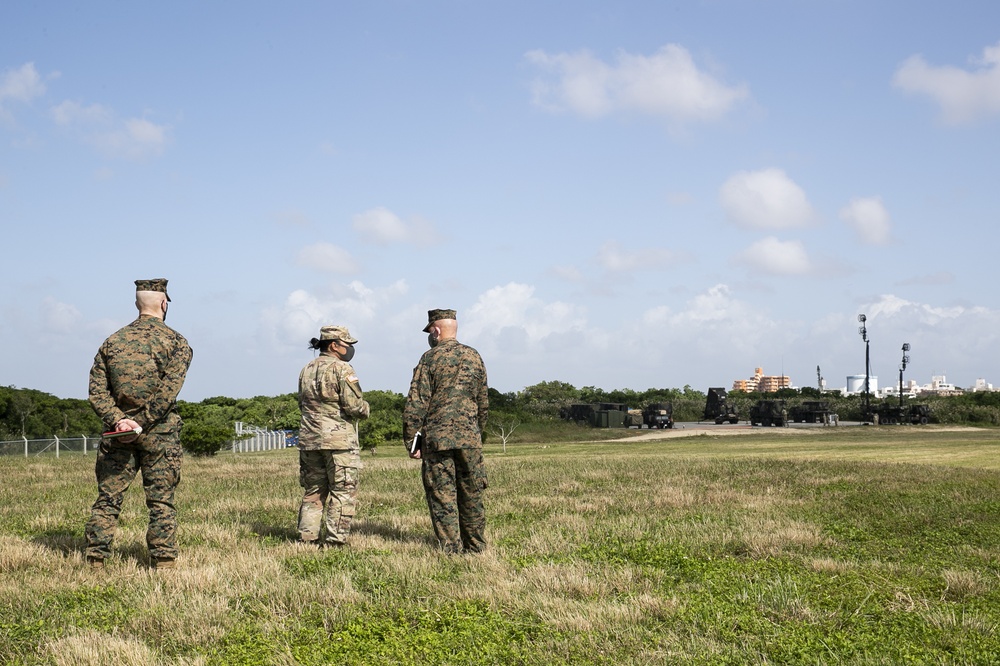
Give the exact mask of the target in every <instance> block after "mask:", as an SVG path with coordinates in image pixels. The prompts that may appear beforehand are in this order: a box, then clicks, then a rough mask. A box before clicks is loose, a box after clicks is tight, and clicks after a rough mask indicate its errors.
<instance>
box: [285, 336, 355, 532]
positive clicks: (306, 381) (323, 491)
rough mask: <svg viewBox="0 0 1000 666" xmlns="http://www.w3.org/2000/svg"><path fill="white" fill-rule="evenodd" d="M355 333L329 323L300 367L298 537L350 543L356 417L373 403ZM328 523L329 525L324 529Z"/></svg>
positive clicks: (353, 492)
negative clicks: (359, 369)
mask: <svg viewBox="0 0 1000 666" xmlns="http://www.w3.org/2000/svg"><path fill="white" fill-rule="evenodd" d="M356 342H357V340H356V339H354V338H352V337H351V334H350V333H349V332H348V330H347V328H345V327H343V326H324V327H323V328H321V329H320V337H319V339H317V338H313V339H312V340H311V341H310V346H311V347H312V348H313V349H320V350H321V352H320V354H319V356H317V357H316V358H315V359H313V360H312V361H310V362H309V363H308V364H307V365H306V366H305V367H304V368H302V371H301V372H300V373H299V410H300V411H301V412H302V421H301V423H300V426H299V483H300V484H301V486H302V488H303V489H304V491H305V494H304V495H303V497H302V504H301V506H300V507H299V540H300V541H302V542H305V543H316V544H320V545H328V546H342V545H344V544H346V543H347V537H348V535H349V534H350V532H351V522H352V521H353V520H354V516H355V513H356V512H357V503H358V478H359V476H360V472H361V451H360V445H359V443H358V431H357V426H356V425H355V424H356V423H357V421H359V420H361V419H366V418H368V414H369V411H370V408H369V406H368V403H367V402H366V401H365V399H364V394H363V393H362V391H361V383H360V381H359V380H358V376H357V374H356V373H355V372H354V368H353V367H351V364H350V363H349V361H350V359H351V358H353V356H354V344H355V343H356ZM323 528H325V529H323Z"/></svg>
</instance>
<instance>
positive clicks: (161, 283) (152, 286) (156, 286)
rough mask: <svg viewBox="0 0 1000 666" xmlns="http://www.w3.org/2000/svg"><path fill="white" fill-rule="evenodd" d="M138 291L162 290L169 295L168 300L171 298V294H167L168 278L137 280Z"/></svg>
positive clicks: (136, 287) (136, 288)
mask: <svg viewBox="0 0 1000 666" xmlns="http://www.w3.org/2000/svg"><path fill="white" fill-rule="evenodd" d="M135 290H136V291H162V292H163V293H164V294H166V296H167V300H168V301H169V300H170V294H167V278H153V279H152V280H136V281H135Z"/></svg>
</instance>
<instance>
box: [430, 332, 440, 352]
mask: <svg viewBox="0 0 1000 666" xmlns="http://www.w3.org/2000/svg"><path fill="white" fill-rule="evenodd" d="M437 343H438V339H437V338H435V337H434V334H433V333H428V334H427V346H428V347H430V348H431V349H434V348H435V347H437Z"/></svg>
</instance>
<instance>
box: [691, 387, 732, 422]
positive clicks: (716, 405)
mask: <svg viewBox="0 0 1000 666" xmlns="http://www.w3.org/2000/svg"><path fill="white" fill-rule="evenodd" d="M701 420H702V421H715V424H716V425H722V424H723V423H725V422H726V421H729V422H730V423H737V422H739V420H740V414H739V410H737V409H736V405H734V404H733V403H731V402H730V401H729V398H728V397H727V396H726V389H724V388H710V389H708V397H707V398H706V400H705V412H704V414H703V415H702V417H701Z"/></svg>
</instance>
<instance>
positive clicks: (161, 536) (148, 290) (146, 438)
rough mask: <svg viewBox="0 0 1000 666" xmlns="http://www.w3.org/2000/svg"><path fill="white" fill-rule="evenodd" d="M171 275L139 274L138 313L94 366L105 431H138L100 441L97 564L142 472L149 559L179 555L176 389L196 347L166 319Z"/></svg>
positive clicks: (170, 560)
mask: <svg viewBox="0 0 1000 666" xmlns="http://www.w3.org/2000/svg"><path fill="white" fill-rule="evenodd" d="M169 301H170V296H168V295H167V281H166V280H165V279H162V278H158V279H153V280H136V281H135V305H136V308H137V309H138V310H139V317H138V318H137V319H136V320H135V321H133V322H132V323H131V324H129V325H128V326H125V327H124V328H121V329H119V330H118V331H116V332H115V333H112V334H111V335H110V336H109V337H108V339H107V340H105V341H104V343H103V344H102V345H101V347H100V349H98V351H97V356H96V357H95V358H94V365H93V367H92V368H91V370H90V389H89V394H90V404H91V406H92V407H93V408H94V411H95V412H96V413H97V415H98V416H99V417H100V419H101V421H103V423H104V426H105V430H106V431H117V432H125V431H134V430H135V429H136V428H139V427H141V428H142V432H141V434H138V435H131V434H130V435H123V436H120V437H116V438H113V439H111V438H106V439H103V440H102V441H101V446H100V451H99V453H98V455H97V465H96V475H97V501H95V502H94V506H93V508H92V509H91V515H90V520H88V521H87V525H86V527H85V535H86V540H87V548H86V556H87V561H88V562H89V563H90V566H91V567H92V568H95V569H100V568H102V567H103V566H104V560H105V559H107V558H108V557H109V556H110V555H111V542H112V540H113V539H114V536H115V531H116V529H117V526H118V515H119V514H120V513H121V508H122V500H123V498H124V495H125V492H126V491H127V490H128V488H129V486H130V485H131V483H132V480H133V479H134V478H135V475H136V472H137V471H141V472H142V486H143V490H144V491H145V494H146V508H147V509H148V511H149V527H148V529H147V531H146V545H147V546H148V548H149V557H150V562H151V564H152V566H153V567H154V568H156V569H171V568H173V567H174V564H175V560H176V559H177V511H176V509H175V508H174V490H175V488H176V487H177V484H178V483H179V482H180V479H181V457H182V454H181V444H180V431H181V417H180V415H179V414H178V413H177V395H178V394H179V393H180V390H181V387H182V386H183V385H184V378H185V377H186V376H187V370H188V367H189V366H190V365H191V356H192V352H191V347H190V345H188V342H187V340H185V339H184V336H183V335H181V334H180V333H178V332H177V331H175V330H173V329H172V328H170V327H169V326H167V325H166V323H165V320H166V316H167V308H168V303H169Z"/></svg>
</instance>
